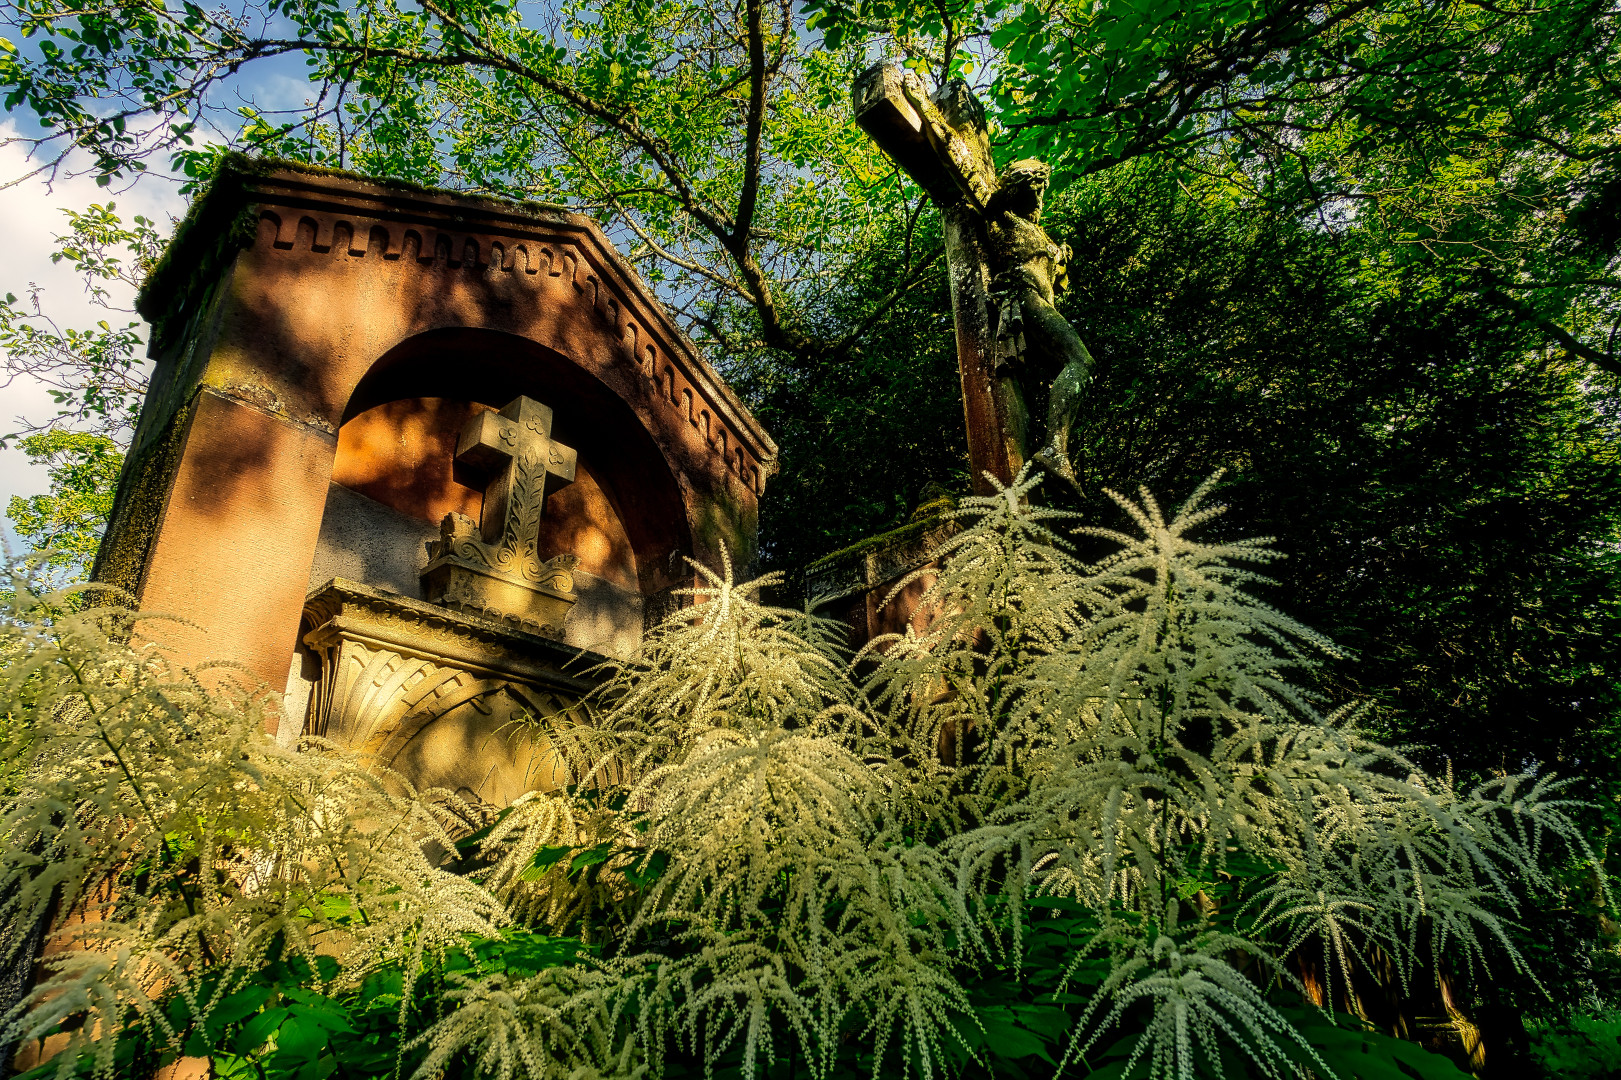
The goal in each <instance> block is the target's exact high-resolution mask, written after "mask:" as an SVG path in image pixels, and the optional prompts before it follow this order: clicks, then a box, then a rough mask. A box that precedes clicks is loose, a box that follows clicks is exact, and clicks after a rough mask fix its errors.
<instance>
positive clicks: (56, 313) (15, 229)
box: [0, 122, 185, 547]
mask: <svg viewBox="0 0 1621 1080" xmlns="http://www.w3.org/2000/svg"><path fill="white" fill-rule="evenodd" d="M16 134H17V129H16V127H15V126H14V125H13V124H12V123H10V122H8V123H6V124H3V125H0V142H3V141H5V140H6V139H8V138H12V137H14V136H15V135H16ZM29 169H30V165H29V161H28V158H27V157H26V156H25V155H24V153H23V150H22V149H21V147H19V146H18V145H17V144H15V143H12V144H11V145H6V146H0V182H3V181H7V180H11V179H14V178H16V177H18V176H21V175H23V174H25V173H27V172H28V171H29ZM109 201H110V202H113V203H115V204H116V205H117V207H118V212H119V214H120V215H121V216H122V217H123V218H124V220H126V221H128V220H129V219H130V218H131V217H132V216H134V215H136V214H140V215H143V216H145V217H148V218H151V219H152V220H154V221H156V222H158V223H159V225H160V226H161V227H164V228H165V229H166V228H167V224H168V222H169V220H170V219H171V217H175V216H178V215H179V214H181V213H183V212H184V210H185V200H184V199H183V198H181V197H180V195H179V194H178V193H177V191H176V185H175V184H174V182H173V181H172V180H170V179H168V178H167V177H163V176H158V175H149V176H146V177H144V178H142V179H141V180H140V181H139V182H138V183H137V184H135V185H134V186H133V187H131V188H129V189H128V190H124V191H117V190H111V191H110V190H109V189H107V188H103V187H98V186H96V183H95V181H94V179H92V178H90V177H79V178H70V179H58V180H57V181H56V182H55V183H54V184H47V183H46V182H45V181H44V180H41V179H38V178H36V179H33V180H29V181H26V182H25V183H22V184H19V185H17V186H16V187H12V188H6V189H5V190H3V191H0V236H4V237H5V238H6V240H7V247H8V251H9V258H8V259H6V260H5V263H4V267H3V270H0V295H4V294H5V293H8V292H10V293H15V294H17V295H18V296H19V297H22V296H26V294H27V290H28V288H29V287H30V285H38V286H39V287H40V289H41V292H40V305H41V307H42V309H43V310H44V311H45V313H46V314H48V315H50V316H51V317H52V318H53V319H55V320H56V323H57V325H58V326H61V327H63V328H64V329H66V328H68V327H73V328H81V327H89V326H94V325H95V324H96V323H97V322H100V321H101V320H103V319H106V320H107V321H108V322H110V323H112V324H113V325H115V326H117V325H120V320H127V319H129V318H133V317H134V316H133V315H125V314H124V313H122V312H109V311H107V310H105V309H103V308H99V307H97V306H95V305H94V304H92V303H90V298H89V296H88V295H87V293H86V290H85V285H84V281H83V279H81V278H80V277H79V276H78V275H77V274H75V273H74V271H73V269H72V267H71V266H69V265H67V264H66V263H52V262H51V253H52V252H53V251H55V250H56V242H55V239H54V237H55V235H56V234H58V233H65V232H67V230H68V224H67V217H66V215H65V214H63V213H62V211H61V208H63V207H69V208H72V209H74V210H84V209H85V208H86V207H88V206H89V205H90V204H91V203H106V202H109ZM115 284H116V283H115ZM111 302H112V303H115V304H117V305H118V306H120V307H132V306H133V305H134V296H133V295H131V294H130V293H129V291H128V290H118V289H116V288H115V289H114V290H113V296H112V300H111ZM55 411H56V406H55V404H54V403H53V402H52V401H51V398H50V395H49V394H47V393H46V392H45V389H44V387H43V386H41V385H40V384H39V383H37V382H33V381H31V380H28V379H26V378H19V379H16V380H13V381H12V383H11V385H9V386H6V387H4V388H0V430H5V431H12V430H15V429H16V424H15V418H16V417H18V416H25V417H28V418H29V419H30V420H33V421H36V422H37V421H40V420H47V419H49V418H50V417H51V416H52V415H53V414H54V413H55ZM47 486H48V485H47V480H46V476H45V470H44V469H43V468H41V467H38V466H35V465H32V464H30V463H29V461H28V459H27V458H26V457H24V456H23V455H22V453H21V452H20V451H18V450H15V449H6V450H0V510H3V508H4V506H5V505H6V504H7V503H8V502H10V500H11V497H12V496H13V495H23V496H27V495H34V494H38V493H41V492H43V491H45V490H46V488H47ZM4 532H5V534H6V539H8V540H10V541H11V542H12V544H13V546H14V547H15V544H16V538H15V537H14V536H13V535H11V529H10V523H9V522H6V523H5V525H4Z"/></svg>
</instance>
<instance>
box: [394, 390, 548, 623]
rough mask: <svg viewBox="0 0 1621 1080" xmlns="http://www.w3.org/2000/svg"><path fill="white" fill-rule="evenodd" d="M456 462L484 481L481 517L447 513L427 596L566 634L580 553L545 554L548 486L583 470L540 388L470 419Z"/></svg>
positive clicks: (433, 552) (428, 570)
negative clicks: (555, 434) (557, 431)
mask: <svg viewBox="0 0 1621 1080" xmlns="http://www.w3.org/2000/svg"><path fill="white" fill-rule="evenodd" d="M455 461H456V464H457V465H460V466H461V467H462V469H463V471H464V475H468V476H469V477H470V478H471V479H474V480H475V481H477V482H481V483H482V484H483V486H484V504H483V509H482V511H481V512H480V515H479V517H480V521H479V523H478V524H477V525H475V524H474V523H473V521H472V519H471V518H468V517H465V516H463V515H461V514H447V515H445V519H444V521H443V522H441V523H440V526H439V539H438V540H437V541H435V542H434V543H432V544H430V545H429V547H428V559H429V561H428V565H427V566H426V567H425V568H423V570H422V574H421V577H422V591H423V597H424V598H425V599H427V600H430V601H433V602H435V603H439V604H444V605H446V606H447V607H459V608H463V609H466V610H470V611H474V612H475V613H478V614H482V615H487V616H493V617H497V618H502V619H510V620H514V621H517V622H519V623H521V624H525V625H530V624H532V625H533V628H535V629H536V630H538V631H539V632H541V633H543V634H546V635H547V636H551V637H560V636H561V635H562V627H563V619H564V618H565V617H566V616H567V614H568V610H569V608H570V607H572V606H573V604H574V601H575V599H576V596H575V593H574V578H573V575H572V573H571V571H572V570H573V569H574V567H575V566H576V565H578V562H579V560H578V559H577V558H576V557H575V556H573V555H560V556H555V557H553V558H550V559H542V558H541V556H540V550H539V545H540V517H541V514H542V512H543V511H544V509H545V504H546V496H547V494H548V493H550V492H552V491H555V490H556V489H558V488H560V487H562V486H564V485H565V484H569V483H571V482H573V480H574V470H575V465H576V461H577V455H576V454H575V452H574V450H573V449H571V448H570V447H567V446H564V445H563V444H562V443H560V442H558V441H556V440H555V439H553V438H552V410H551V409H549V408H547V407H546V406H545V405H542V404H541V403H540V402H538V401H535V400H533V399H532V398H527V397H519V398H515V399H513V400H512V401H511V402H510V403H509V404H508V405H507V407H506V408H504V409H502V410H501V411H500V412H489V411H483V412H480V413H478V414H477V415H475V416H474V417H473V418H472V419H470V420H469V421H468V422H467V424H466V426H465V427H463V428H462V432H461V437H460V438H459V439H458V440H457V443H456V457H455Z"/></svg>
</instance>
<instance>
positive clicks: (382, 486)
mask: <svg viewBox="0 0 1621 1080" xmlns="http://www.w3.org/2000/svg"><path fill="white" fill-rule="evenodd" d="M140 310H141V314H142V315H144V316H145V317H146V318H147V320H148V321H149V322H150V323H151V324H152V327H153V330H152V340H151V345H150V351H151V356H152V358H153V360H154V361H155V364H156V368H155V371H154V373H153V379H152V389H151V392H150V394H149V396H148V398H147V400H146V404H145V407H144V409H143V410H142V413H141V418H140V423H139V426H138V428H137V430H136V433H135V437H134V442H133V445H132V447H131V451H130V454H129V457H128V461H127V464H126V466H125V471H124V475H123V478H122V480H121V482H120V485H119V490H118V498H117V503H116V506H115V508H114V511H113V518H112V523H111V525H110V527H109V529H108V532H107V537H106V540H105V542H104V543H103V545H102V549H101V555H100V557H99V559H98V561H97V564H96V568H95V576H96V578H97V580H100V581H103V582H107V583H110V584H113V585H117V586H120V587H122V588H123V589H125V590H127V592H128V593H129V594H130V595H131V596H133V597H134V600H135V602H136V604H137V605H138V606H139V607H140V608H141V609H142V610H144V611H151V612H161V613H166V614H173V615H178V616H182V617H183V618H184V619H186V620H188V625H182V626H178V627H176V628H174V629H172V630H170V631H168V632H167V633H166V634H165V637H164V641H165V643H166V645H167V646H168V647H169V648H170V650H171V651H172V652H173V653H174V654H175V655H176V656H177V657H178V658H179V659H180V660H182V661H183V662H187V663H196V662H201V661H205V660H229V661H235V662H237V663H239V664H241V665H243V666H244V667H245V668H246V669H247V671H249V672H251V673H252V675H253V676H254V677H256V678H258V679H261V680H263V681H264V682H265V683H267V684H268V685H270V686H271V687H272V688H273V689H275V690H277V691H284V692H285V701H286V718H285V720H284V721H283V730H282V731H280V732H278V733H277V734H278V737H279V738H283V739H287V740H291V739H293V738H296V737H297V736H298V735H299V734H300V733H303V732H308V733H311V734H315V735H321V736H324V737H326V738H329V739H332V740H335V741H338V742H342V743H345V744H348V745H351V746H354V747H358V748H362V749H364V750H367V751H369V752H371V753H373V754H375V755H376V758H377V760H378V761H379V762H380V763H381V764H383V765H386V766H389V767H391V768H394V769H396V770H398V771H399V772H401V773H402V774H403V775H405V776H407V777H408V778H410V779H411V780H413V781H414V782H416V783H417V784H418V785H419V786H423V787H427V786H443V787H448V788H451V789H460V790H461V791H462V793H463V795H464V796H476V797H477V798H478V799H479V800H481V801H483V802H485V803H487V804H490V805H497V806H499V805H503V804H505V803H506V802H508V801H510V800H511V799H512V798H513V797H515V796H516V795H517V794H519V793H520V792H522V791H523V790H526V789H527V788H528V787H531V786H537V785H539V786H545V784H546V781H547V776H546V775H545V772H544V770H545V755H544V753H540V754H537V753H536V748H535V747H533V746H529V745H528V744H527V743H526V742H525V740H524V739H518V738H514V735H513V732H514V731H515V730H516V729H514V728H513V727H512V726H511V725H510V723H509V721H510V720H511V719H512V718H513V717H514V716H517V715H529V716H535V717H544V716H547V715H551V714H555V713H557V712H558V711H560V710H564V709H567V708H568V707H569V706H570V704H571V703H572V702H573V701H574V700H576V699H577V698H578V697H579V695H580V694H581V693H583V692H584V691H585V690H586V689H588V688H589V685H590V678H591V676H590V675H589V673H588V672H589V669H590V668H591V667H592V666H593V664H594V663H597V662H600V661H601V659H602V658H603V657H605V656H626V655H629V654H631V653H632V652H634V651H635V649H636V648H637V646H638V645H639V643H640V641H641V638H642V634H643V632H644V629H645V628H646V627H648V626H650V625H652V624H653V623H654V622H656V621H657V620H658V619H659V618H661V617H663V616H664V615H665V614H667V613H668V612H669V611H671V610H672V609H673V608H674V606H675V605H676V604H677V602H678V601H679V599H680V598H679V597H676V596H674V595H672V594H673V591H674V590H676V589H679V588H682V587H684V586H689V585H691V584H692V583H693V574H692V570H691V568H690V565H689V563H688V562H687V558H688V557H691V558H695V559H697V560H700V561H706V562H708V563H710V564H711V565H715V564H718V562H719V559H720V555H721V551H722V549H723V548H724V549H726V550H728V551H729V552H730V553H731V556H732V559H733V561H734V562H736V563H739V564H747V563H748V562H750V561H751V560H752V558H753V556H754V551H755V541H756V527H757V520H758V500H759V497H760V494H761V491H762V490H763V486H764V484H765V482H766V478H767V477H768V476H769V475H770V474H771V472H772V470H773V468H774V465H775V460H776V446H775V444H774V443H773V442H772V441H771V438H770V436H769V435H767V434H766V432H765V431H764V430H763V429H762V428H761V427H760V425H759V423H758V422H757V421H756V420H755V419H754V417H753V416H751V415H750V413H749V411H748V409H746V408H745V407H744V406H743V404H742V403H741V402H740V401H739V400H738V398H737V397H736V395H735V394H734V393H733V392H732V391H731V389H730V388H729V387H727V385H726V383H725V382H724V381H723V380H722V379H721V378H720V377H719V376H718V375H717V374H716V373H715V371H714V370H713V369H712V368H711V367H710V366H709V365H708V364H707V363H706V362H705V361H704V359H703V357H702V356H701V355H700V354H699V353H698V351H697V349H696V348H695V347H694V346H693V345H692V343H691V342H690V341H688V340H687V338H686V337H685V336H684V335H683V334H682V333H681V331H680V330H679V329H678V328H677V327H676V326H675V324H674V323H673V322H672V321H671V320H670V318H669V317H668V316H667V314H666V313H665V311H664V309H663V307H662V306H661V305H660V304H659V302H658V301H657V300H656V299H655V297H654V296H653V295H652V294H651V292H650V291H649V290H648V289H647V287H646V286H645V285H643V284H642V283H641V281H640V280H639V279H638V278H637V275H636V274H635V272H634V271H633V270H632V269H631V267H630V266H629V265H628V264H627V263H626V262H625V261H624V260H623V259H622V258H621V257H620V256H619V254H618V252H616V251H615V250H614V247H613V245H612V244H611V243H610V242H609V241H608V239H607V238H606V237H605V236H604V235H603V233H602V231H601V230H600V229H599V228H598V227H597V226H596V224H595V223H593V222H592V221H591V220H589V219H588V218H584V217H581V216H580V215H578V214H573V213H570V212H568V211H566V210H563V209H560V208H558V207H554V206H546V205H540V204H534V203H521V204H519V203H510V202H503V201H497V200H492V199H480V198H469V197H464V196H458V195H450V194H444V193H439V192H433V191H427V190H423V189H419V188H414V187H409V186H404V185H398V184H393V183H386V182H379V181H375V180H367V179H363V178H360V177H355V176H349V175H344V174H337V173H332V172H324V171H308V170H305V169H302V168H299V167H292V166H281V165H273V164H269V163H262V162H250V161H247V160H245V159H234V160H232V161H231V162H229V163H228V164H227V167H226V168H225V170H224V171H223V172H222V173H221V175H220V177H219V178H218V180H217V181H216V182H215V183H214V185H213V186H212V187H211V188H210V190H209V191H208V192H207V194H205V195H204V196H202V197H201V198H200V199H199V200H198V201H197V202H196V204H195V205H194V206H193V207H192V210H191V213H190V214H189V215H188V217H187V219H186V220H185V221H184V222H183V223H182V224H181V226H180V228H179V230H178V232H177V234H176V236H175V239H174V242H173V244H172V246H171V247H170V250H169V252H168V254H167V256H166V257H165V259H164V261H163V262H162V263H161V264H160V265H159V266H158V267H157V268H156V269H155V270H154V272H153V273H152V275H151V277H150V279H149V281H148V284H147V287H146V289H145V291H144V292H143V294H142V297H141V301H140ZM537 770H540V771H539V772H538V773H537Z"/></svg>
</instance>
